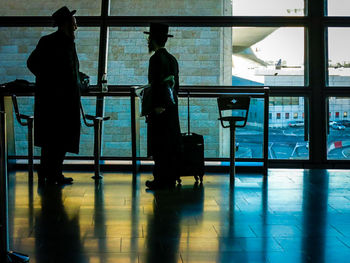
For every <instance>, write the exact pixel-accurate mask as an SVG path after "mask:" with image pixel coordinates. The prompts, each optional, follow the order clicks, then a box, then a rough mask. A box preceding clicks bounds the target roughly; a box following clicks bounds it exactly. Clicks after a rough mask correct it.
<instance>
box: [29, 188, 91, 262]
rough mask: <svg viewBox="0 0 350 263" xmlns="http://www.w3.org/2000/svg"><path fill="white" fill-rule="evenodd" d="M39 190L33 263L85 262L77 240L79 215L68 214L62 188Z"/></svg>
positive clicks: (78, 237)
mask: <svg viewBox="0 0 350 263" xmlns="http://www.w3.org/2000/svg"><path fill="white" fill-rule="evenodd" d="M40 190H41V210H39V211H38V212H37V215H36V218H35V219H36V220H35V227H34V230H35V232H34V234H35V249H36V251H35V252H36V262H38V263H48V262H52V263H56V262H57V263H62V262H88V260H87V258H86V257H85V255H84V254H83V253H84V252H83V247H82V244H81V241H80V227H79V215H78V214H77V215H75V216H74V217H71V216H68V215H67V212H66V211H65V207H64V205H63V200H62V189H61V187H60V186H58V185H46V186H43V187H42V189H40Z"/></svg>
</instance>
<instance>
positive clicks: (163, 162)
mask: <svg viewBox="0 0 350 263" xmlns="http://www.w3.org/2000/svg"><path fill="white" fill-rule="evenodd" d="M153 160H154V170H153V176H154V180H156V181H159V182H162V183H175V180H176V178H175V175H176V155H175V154H174V153H172V152H169V151H160V152H155V153H154V155H153Z"/></svg>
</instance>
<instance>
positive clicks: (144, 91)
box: [136, 75, 176, 117]
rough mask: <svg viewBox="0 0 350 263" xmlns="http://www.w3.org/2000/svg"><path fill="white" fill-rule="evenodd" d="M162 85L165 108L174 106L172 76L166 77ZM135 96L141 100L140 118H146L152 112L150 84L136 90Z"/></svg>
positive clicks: (173, 82) (173, 80)
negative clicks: (163, 86) (163, 87)
mask: <svg viewBox="0 0 350 263" xmlns="http://www.w3.org/2000/svg"><path fill="white" fill-rule="evenodd" d="M163 85H165V89H163V90H164V91H165V95H164V98H165V105H166V107H168V106H171V105H175V103H176V102H175V96H174V86H175V78H174V76H173V75H170V76H168V77H166V78H165V79H164V80H163ZM136 95H137V96H138V97H140V99H141V114H140V116H141V117H142V116H147V115H149V114H150V113H152V112H153V110H154V109H153V104H152V86H151V85H150V84H148V85H144V86H141V87H138V88H136Z"/></svg>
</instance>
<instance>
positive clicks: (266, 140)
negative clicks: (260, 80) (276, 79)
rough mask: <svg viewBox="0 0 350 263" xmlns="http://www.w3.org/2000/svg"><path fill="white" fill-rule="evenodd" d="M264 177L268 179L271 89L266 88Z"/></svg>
mask: <svg viewBox="0 0 350 263" xmlns="http://www.w3.org/2000/svg"><path fill="white" fill-rule="evenodd" d="M263 147H264V148H263V154H264V156H263V158H264V163H263V176H264V179H266V178H267V173H268V162H269V148H268V147H269V88H264V144H263Z"/></svg>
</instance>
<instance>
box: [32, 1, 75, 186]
mask: <svg viewBox="0 0 350 263" xmlns="http://www.w3.org/2000/svg"><path fill="white" fill-rule="evenodd" d="M75 12H76V11H75V10H74V11H70V10H69V9H68V8H67V7H66V6H64V7H62V8H60V9H59V10H57V11H56V12H54V13H53V15H52V18H53V20H54V26H57V27H58V30H57V31H56V32H54V33H52V34H50V35H47V36H43V37H42V38H41V39H40V40H39V43H38V45H37V46H36V48H35V49H34V51H33V52H32V53H31V55H30V56H29V58H28V60H27V66H28V68H29V70H30V71H31V72H32V73H33V74H34V75H35V77H36V91H35V103H34V118H35V122H34V129H35V132H34V143H35V145H36V146H39V147H41V160H40V166H39V170H38V178H39V183H44V182H45V181H46V182H51V183H58V184H66V183H72V181H73V179H72V178H68V177H65V176H64V175H63V174H62V164H63V160H64V158H65V155H66V153H67V152H72V153H78V152H79V140H80V85H81V83H80V75H79V74H80V73H79V61H78V57H77V53H76V49H75V43H74V39H75V35H74V32H75V31H76V29H77V24H76V20H75V17H74V16H73V15H74V14H75Z"/></svg>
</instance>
